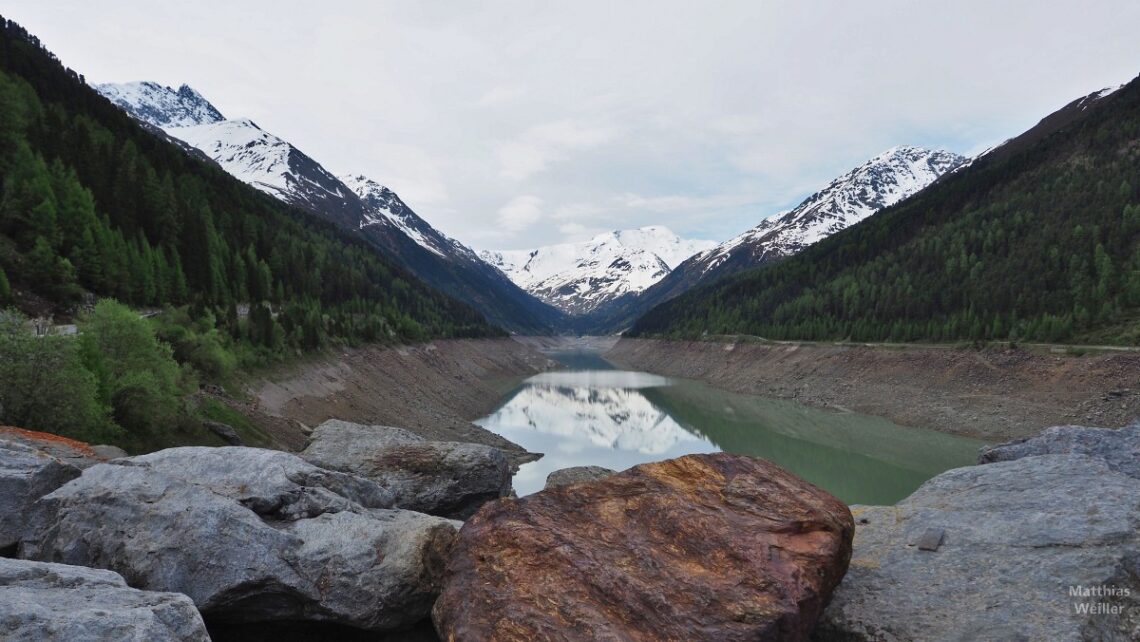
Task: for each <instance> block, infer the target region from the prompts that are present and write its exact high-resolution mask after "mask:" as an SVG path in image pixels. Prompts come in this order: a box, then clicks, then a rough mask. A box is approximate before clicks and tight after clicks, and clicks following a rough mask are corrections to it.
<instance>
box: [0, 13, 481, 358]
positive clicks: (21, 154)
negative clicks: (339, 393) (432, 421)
mask: <svg viewBox="0 0 1140 642" xmlns="http://www.w3.org/2000/svg"><path fill="white" fill-rule="evenodd" d="M0 26H2V29H0V39H2V42H0V170H2V176H3V179H4V180H3V181H2V182H0V203H2V205H0V270H2V271H3V272H5V273H6V274H7V277H8V280H10V281H11V285H12V288H11V289H12V295H11V301H10V302H12V303H15V304H16V305H17V306H19V307H21V308H23V309H24V310H25V311H28V312H31V313H34V314H44V313H61V314H70V313H72V312H73V311H74V309H75V306H76V305H78V303H79V302H81V301H82V300H83V299H84V298H85V297H86V295H87V293H93V294H95V295H98V296H108V297H115V298H118V299H119V300H121V301H123V302H126V303H130V304H132V305H135V306H147V307H164V306H184V305H186V306H188V309H187V310H186V311H185V312H171V313H170V314H169V315H165V316H164V319H165V320H167V322H168V323H170V324H172V325H178V324H179V323H181V321H179V319H180V318H181V317H182V316H186V317H187V319H188V320H187V321H186V323H185V324H184V325H185V326H186V327H183V328H182V329H183V330H185V331H186V332H185V333H184V334H183V336H182V338H185V336H186V334H187V333H192V332H209V333H214V332H219V333H221V335H222V336H228V337H229V340H232V341H233V342H236V343H241V344H245V345H246V346H248V349H250V351H251V352H252V351H253V350H257V351H260V354H262V355H282V354H286V353H295V352H296V351H298V350H309V349H314V348H317V347H320V346H321V345H323V344H325V343H326V342H328V341H330V340H331V341H333V342H336V343H344V342H355V341H362V340H365V341H393V340H395V341H419V340H423V339H425V338H429V337H442V336H488V335H496V334H499V333H500V332H499V331H498V330H497V329H495V328H492V327H491V326H489V325H488V324H487V323H486V322H485V320H484V319H483V318H482V317H481V316H480V315H479V314H478V313H477V312H476V311H475V310H474V309H472V308H470V307H468V306H467V305H464V304H462V303H460V302H459V301H457V300H455V299H452V298H450V297H447V296H445V295H444V294H442V293H440V292H439V291H437V290H435V289H432V288H429V287H427V286H426V285H424V284H423V283H421V282H420V281H418V280H417V279H416V278H415V277H414V276H412V275H411V274H409V273H408V272H406V271H405V270H403V269H402V268H400V267H399V266H397V265H395V264H394V263H392V262H390V261H388V260H386V259H384V258H383V257H382V256H380V255H379V253H377V252H376V251H375V250H374V249H373V248H371V247H370V246H368V245H367V244H366V243H364V242H363V241H362V240H360V239H358V238H354V237H352V236H350V235H348V234H345V233H343V232H342V231H340V230H338V229H336V228H335V227H333V226H331V225H329V224H328V223H326V222H323V221H320V220H318V219H316V218H315V217H312V216H310V215H308V214H305V213H303V212H301V211H300V210H297V209H295V208H291V207H289V206H287V205H285V204H283V203H279V202H277V201H275V200H272V199H268V198H265V197H264V196H262V195H260V194H258V193H257V192H255V191H254V190H252V189H250V188H249V187H248V186H246V185H244V184H242V183H241V182H239V181H236V180H234V179H233V178H231V177H230V176H228V175H227V174H225V173H223V172H222V171H220V170H219V169H218V167H217V166H216V165H214V164H212V163H205V162H202V161H201V160H199V159H198V158H196V157H193V156H190V155H187V154H186V153H185V152H184V151H183V150H182V149H180V148H179V147H176V146H174V145H171V144H170V143H168V142H166V141H165V140H163V139H160V138H158V137H155V136H154V135H152V134H151V133H150V131H149V130H146V129H143V128H142V127H140V126H139V124H138V123H137V122H136V121H134V120H132V119H131V118H130V117H128V116H127V115H126V114H125V113H123V112H122V111H121V110H120V108H118V107H115V106H114V105H112V104H111V103H110V102H108V101H107V99H105V98H103V97H102V96H100V95H99V94H98V93H96V92H95V91H94V90H92V89H91V88H90V87H88V86H87V85H86V84H84V82H83V79H82V77H81V76H79V75H78V74H76V73H75V72H72V71H70V70H67V69H65V68H64V67H63V66H62V65H61V64H60V63H59V61H58V60H57V59H56V58H55V57H54V56H53V55H52V54H51V53H49V52H48V51H46V50H45V49H43V48H42V47H41V46H40V44H39V41H38V40H37V39H36V38H35V37H33V36H31V35H29V34H28V33H27V32H26V31H24V30H23V29H22V28H21V27H20V26H19V25H17V24H15V23H12V22H9V21H6V20H3V19H0ZM176 93H177V92H176ZM186 96H191V94H190V93H189V92H184V94H183V96H182V97H183V98H185V97H186ZM198 107H201V106H200V105H199V106H198ZM186 114H192V115H194V116H193V117H201V118H214V117H215V115H214V114H212V113H211V112H210V111H209V110H208V109H204V108H201V109H193V110H188V111H186V112H182V113H181V114H180V115H177V116H175V115H172V118H174V117H176V118H179V119H181V118H184V117H188V116H186ZM179 122H183V121H179ZM4 296H5V298H7V295H6V294H5V295H4ZM0 303H4V304H7V303H9V301H0ZM239 304H241V305H242V307H243V308H244V307H245V305H244V304H249V311H248V314H247V315H242V314H239V312H238V306H239ZM267 304H268V305H267ZM243 316H244V317H245V318H242V317H243ZM187 327H192V328H193V330H187V329H186V328H187Z"/></svg>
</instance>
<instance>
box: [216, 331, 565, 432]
mask: <svg viewBox="0 0 1140 642" xmlns="http://www.w3.org/2000/svg"><path fill="white" fill-rule="evenodd" d="M556 365H557V364H556V363H554V362H553V361H551V360H550V359H548V358H547V357H546V356H544V355H542V354H541V353H539V352H537V351H536V350H534V349H533V348H531V347H529V346H527V345H524V344H522V343H519V342H517V341H514V340H511V339H471V340H466V339H457V340H446V341H433V342H430V343H424V344H418V345H414V346H399V347H367V348H359V349H354V350H347V351H340V352H337V353H335V354H329V355H325V356H322V357H319V358H315V359H309V360H307V361H305V362H302V363H299V364H294V365H291V366H290V367H288V368H286V369H283V370H281V371H279V372H276V373H274V374H272V375H270V376H266V377H264V378H262V379H261V380H257V381H253V382H251V383H250V384H249V393H250V400H249V401H248V402H243V403H232V404H231V405H234V406H235V407H236V409H237V410H239V411H240V412H242V413H243V414H244V415H245V416H246V417H248V418H249V419H251V420H252V421H253V422H254V423H256V424H258V425H259V426H260V427H261V428H263V429H265V430H266V431H268V432H269V433H270V434H272V435H273V437H274V439H275V440H276V441H277V445H278V446H279V447H282V448H284V449H286V450H294V451H295V450H300V449H301V448H303V447H304V445H305V440H306V436H307V431H308V429H309V428H312V427H314V426H316V425H318V424H320V423H321V422H323V421H325V420H326V419H333V418H335V419H344V420H346V421H351V422H356V423H366V424H384V425H392V426H399V427H401V428H405V429H408V430H411V431H413V432H415V433H418V434H420V435H421V436H423V437H425V438H428V439H434V440H447V441H466V442H473V443H483V444H488V445H492V446H497V447H500V448H504V449H508V450H520V449H519V447H518V446H516V445H515V444H512V443H511V442H509V441H507V440H506V439H503V438H502V437H499V436H498V435H495V434H494V433H491V432H488V431H486V430H484V429H482V428H479V427H478V426H475V425H474V424H472V423H470V420H471V419H476V418H478V417H481V416H483V415H485V414H487V413H488V412H490V411H491V410H492V409H494V407H495V405H496V404H497V403H498V402H499V399H500V398H501V397H502V396H503V394H504V393H506V392H507V390H506V387H507V386H508V385H509V383H508V382H514V381H517V379H518V378H519V377H526V376H529V375H532V374H535V373H538V372H542V371H544V370H549V369H551V368H554V367H556Z"/></svg>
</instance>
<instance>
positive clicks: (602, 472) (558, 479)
mask: <svg viewBox="0 0 1140 642" xmlns="http://www.w3.org/2000/svg"><path fill="white" fill-rule="evenodd" d="M614 472H615V471H613V470H610V469H609V468H603V467H601V466H571V467H569V468H560V469H558V470H556V471H554V472H552V473H550V474H549V475H547V476H546V488H554V487H555V486H565V485H567V484H577V483H578V482H585V481H594V480H595V479H604V478H606V477H609V476H610V475H612V474H614Z"/></svg>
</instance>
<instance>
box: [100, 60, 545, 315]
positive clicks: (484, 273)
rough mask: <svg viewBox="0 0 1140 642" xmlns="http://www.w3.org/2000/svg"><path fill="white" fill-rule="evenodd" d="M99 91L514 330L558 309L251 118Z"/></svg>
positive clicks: (147, 95) (362, 180) (195, 100)
mask: <svg viewBox="0 0 1140 642" xmlns="http://www.w3.org/2000/svg"><path fill="white" fill-rule="evenodd" d="M97 88H98V90H99V91H100V92H102V93H103V94H104V95H105V96H107V97H108V98H109V99H110V100H112V101H113V102H114V103H115V104H116V105H119V106H120V107H121V108H123V109H124V110H125V111H127V113H129V114H131V115H132V116H133V117H135V118H137V119H140V122H144V123H146V124H147V125H149V126H151V127H154V128H158V129H160V130H161V131H162V132H163V133H164V134H166V135H168V136H171V137H173V138H175V139H177V140H180V141H184V142H185V143H187V144H188V145H190V146H192V147H193V148H195V149H197V150H199V151H201V152H202V153H204V154H205V155H206V156H208V157H209V158H211V159H212V160H213V161H214V162H216V163H218V165H219V166H221V167H222V168H223V169H224V170H225V171H226V172H228V173H229V174H231V175H232V176H234V177H236V178H238V179H240V180H242V181H244V182H246V183H248V184H249V185H252V186H253V187H256V188H257V189H259V190H261V191H262V192H265V193H266V194H269V195H271V196H273V197H274V198H277V199H278V200H281V201H283V202H285V203H288V204H290V205H294V206H296V207H300V208H303V209H305V210H308V211H310V212H312V213H314V214H317V215H319V216H321V217H323V218H326V219H328V220H330V221H332V222H333V223H335V224H336V225H338V226H340V227H341V228H343V229H345V230H349V231H351V232H353V233H354V234H358V235H360V236H361V237H363V238H365V239H367V240H368V241H369V242H370V243H372V244H373V245H375V246H376V247H378V248H380V249H382V250H383V251H384V252H385V253H386V254H387V255H388V256H390V257H392V258H393V259H395V260H396V261H397V262H398V263H399V264H401V265H402V266H404V267H405V268H407V269H408V270H410V271H412V272H413V273H414V274H416V275H417V276H418V277H420V278H421V279H423V280H424V281H426V282H427V283H429V284H431V285H433V286H435V287H437V288H439V289H441V290H443V291H444V292H446V293H448V294H450V295H452V296H454V297H456V298H459V299H460V300H463V301H465V302H467V303H469V304H471V305H473V306H474V307H475V308H476V309H478V310H479V311H480V312H482V313H483V314H484V315H485V316H486V317H487V318H488V319H489V320H491V321H493V322H494V323H496V324H498V325H500V326H502V327H504V328H508V329H511V330H515V331H519V332H529V333H544V332H549V331H550V330H551V329H552V328H553V327H556V326H558V325H559V323H560V319H561V315H560V313H559V312H558V311H557V310H555V309H553V308H551V307H549V306H547V305H545V304H543V303H541V302H540V301H537V300H536V299H534V298H533V297H531V296H530V295H529V294H527V293H526V292H525V291H523V290H522V289H521V288H519V287H518V286H516V285H515V284H514V283H512V282H511V281H510V280H509V279H507V278H506V277H505V276H503V275H502V274H501V273H500V272H499V271H498V270H496V269H495V268H493V267H491V266H490V265H487V264H486V263H484V262H483V261H482V260H481V259H480V258H479V257H478V256H477V255H476V254H475V253H474V252H473V251H471V250H470V249H469V248H467V247H465V246H463V245H462V244H460V243H458V242H456V241H454V240H452V239H449V238H447V237H446V236H444V235H443V234H441V233H440V232H439V231H438V230H436V229H434V228H433V227H432V226H431V225H429V224H428V223H427V222H426V221H424V220H423V219H422V218H420V217H419V216H417V215H416V214H415V212H413V211H412V210H411V209H410V208H409V207H408V206H407V205H406V204H404V203H403V202H402V201H401V200H400V199H399V197H398V196H397V195H396V194H395V193H394V192H392V191H391V190H389V189H387V188H386V187H383V186H382V185H380V184H379V183H376V182H374V181H371V180H370V179H368V178H367V177H364V176H359V175H354V176H349V177H345V178H344V179H343V180H342V178H338V177H337V176H335V175H333V173H332V172H329V171H328V170H326V169H325V168H324V167H323V166H321V164H320V163H318V162H317V161H315V160H313V159H312V158H311V157H309V156H308V155H306V154H305V153H304V152H302V151H301V150H299V149H298V148H297V147H295V146H294V145H292V144H291V143H289V142H288V141H286V140H283V139H281V138H279V137H277V136H274V135H273V134H271V133H269V132H266V131H264V130H262V129H261V128H260V127H258V126H257V124H256V123H254V122H253V121H251V120H248V119H232V120H227V119H225V117H224V116H222V114H221V112H220V111H219V110H218V109H217V108H216V107H214V106H213V105H211V104H210V103H209V102H208V101H206V100H205V98H203V97H202V96H201V94H199V93H198V92H196V91H194V90H193V89H191V88H190V87H188V86H186V85H183V86H182V87H181V88H180V89H178V90H175V89H172V88H169V87H162V86H161V85H158V84H156V83H146V82H144V83H130V84H126V85H114V84H104V85H99V86H98V87H97Z"/></svg>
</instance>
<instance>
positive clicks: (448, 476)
mask: <svg viewBox="0 0 1140 642" xmlns="http://www.w3.org/2000/svg"><path fill="white" fill-rule="evenodd" d="M301 457H303V458H305V459H306V460H307V461H309V462H311V463H313V464H316V465H317V466H320V467H322V468H328V469H330V470H339V471H344V472H347V473H352V474H353V475H360V476H362V477H366V478H368V479H371V480H374V481H376V482H378V483H380V484H381V485H383V486H384V487H386V488H388V489H389V490H391V491H392V493H393V502H394V506H396V507H398V508H404V509H408V510H415V511H419V512H422V513H428V514H429V515H442V516H445V517H451V518H455V519H465V518H467V517H468V516H470V515H471V514H472V513H474V512H475V511H476V510H477V509H478V508H479V507H480V506H482V505H483V504H484V503H486V502H488V501H490V500H493V499H498V498H499V497H505V496H507V495H509V494H510V492H511V476H512V474H511V466H510V462H509V461H508V459H507V457H506V455H505V454H504V453H503V451H501V450H499V449H498V448H493V447H491V446H484V445H482V444H468V443H460V442H454V441H427V440H425V439H423V438H421V437H419V436H417V435H415V434H413V433H411V432H408V431H406V430H403V429H401V428H394V427H390V426H364V425H361V424H354V423H349V422H347V421H340V420H336V419H333V420H329V421H326V422H324V423H323V424H321V425H320V426H317V428H316V429H315V430H314V431H313V434H312V436H311V437H310V438H309V444H308V446H307V447H306V448H305V450H304V451H303V452H301Z"/></svg>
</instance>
